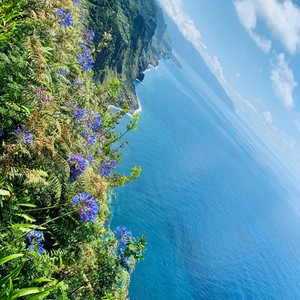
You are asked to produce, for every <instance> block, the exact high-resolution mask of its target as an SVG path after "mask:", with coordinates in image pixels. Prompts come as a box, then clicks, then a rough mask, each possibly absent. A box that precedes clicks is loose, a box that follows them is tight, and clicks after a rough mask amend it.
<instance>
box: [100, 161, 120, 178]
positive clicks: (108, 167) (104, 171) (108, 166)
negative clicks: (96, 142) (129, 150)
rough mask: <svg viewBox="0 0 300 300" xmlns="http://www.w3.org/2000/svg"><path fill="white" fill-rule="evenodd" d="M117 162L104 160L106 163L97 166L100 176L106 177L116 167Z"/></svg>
mask: <svg viewBox="0 0 300 300" xmlns="http://www.w3.org/2000/svg"><path fill="white" fill-rule="evenodd" d="M116 165H117V162H116V161H115V160H110V159H108V158H107V159H106V161H105V162H104V163H102V164H100V165H99V168H100V169H101V170H100V176H102V177H107V176H108V175H109V174H110V173H111V171H112V170H113V169H114V168H115V167H116Z"/></svg>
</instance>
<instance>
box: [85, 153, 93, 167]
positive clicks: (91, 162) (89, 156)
mask: <svg viewBox="0 0 300 300" xmlns="http://www.w3.org/2000/svg"><path fill="white" fill-rule="evenodd" d="M86 159H87V161H88V162H89V164H90V166H91V165H92V164H93V161H94V156H93V155H92V154H90V153H89V154H88V156H87V157H86Z"/></svg>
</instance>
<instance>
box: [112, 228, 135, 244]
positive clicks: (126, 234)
mask: <svg viewBox="0 0 300 300" xmlns="http://www.w3.org/2000/svg"><path fill="white" fill-rule="evenodd" d="M114 234H115V235H116V238H117V239H119V240H120V246H121V248H122V247H126V244H127V238H130V237H131V235H132V233H131V231H130V230H127V229H126V227H121V226H117V227H116V229H115V230H114Z"/></svg>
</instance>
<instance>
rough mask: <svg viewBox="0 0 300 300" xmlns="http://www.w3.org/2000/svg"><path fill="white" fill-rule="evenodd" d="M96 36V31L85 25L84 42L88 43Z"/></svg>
mask: <svg viewBox="0 0 300 300" xmlns="http://www.w3.org/2000/svg"><path fill="white" fill-rule="evenodd" d="M94 37H95V32H94V31H93V30H91V29H89V28H87V27H84V29H83V35H82V39H83V42H84V43H86V44H88V43H89V42H92V41H93V39H94Z"/></svg>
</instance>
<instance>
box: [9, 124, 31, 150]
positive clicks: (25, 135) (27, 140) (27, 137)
mask: <svg viewBox="0 0 300 300" xmlns="http://www.w3.org/2000/svg"><path fill="white" fill-rule="evenodd" d="M12 134H14V135H20V137H21V139H22V141H23V143H24V144H26V145H30V146H32V145H33V136H32V134H31V133H30V132H28V131H26V129H25V128H24V126H21V127H18V128H17V129H16V130H14V131H13V132H12ZM18 141H19V140H17V142H18Z"/></svg>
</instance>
